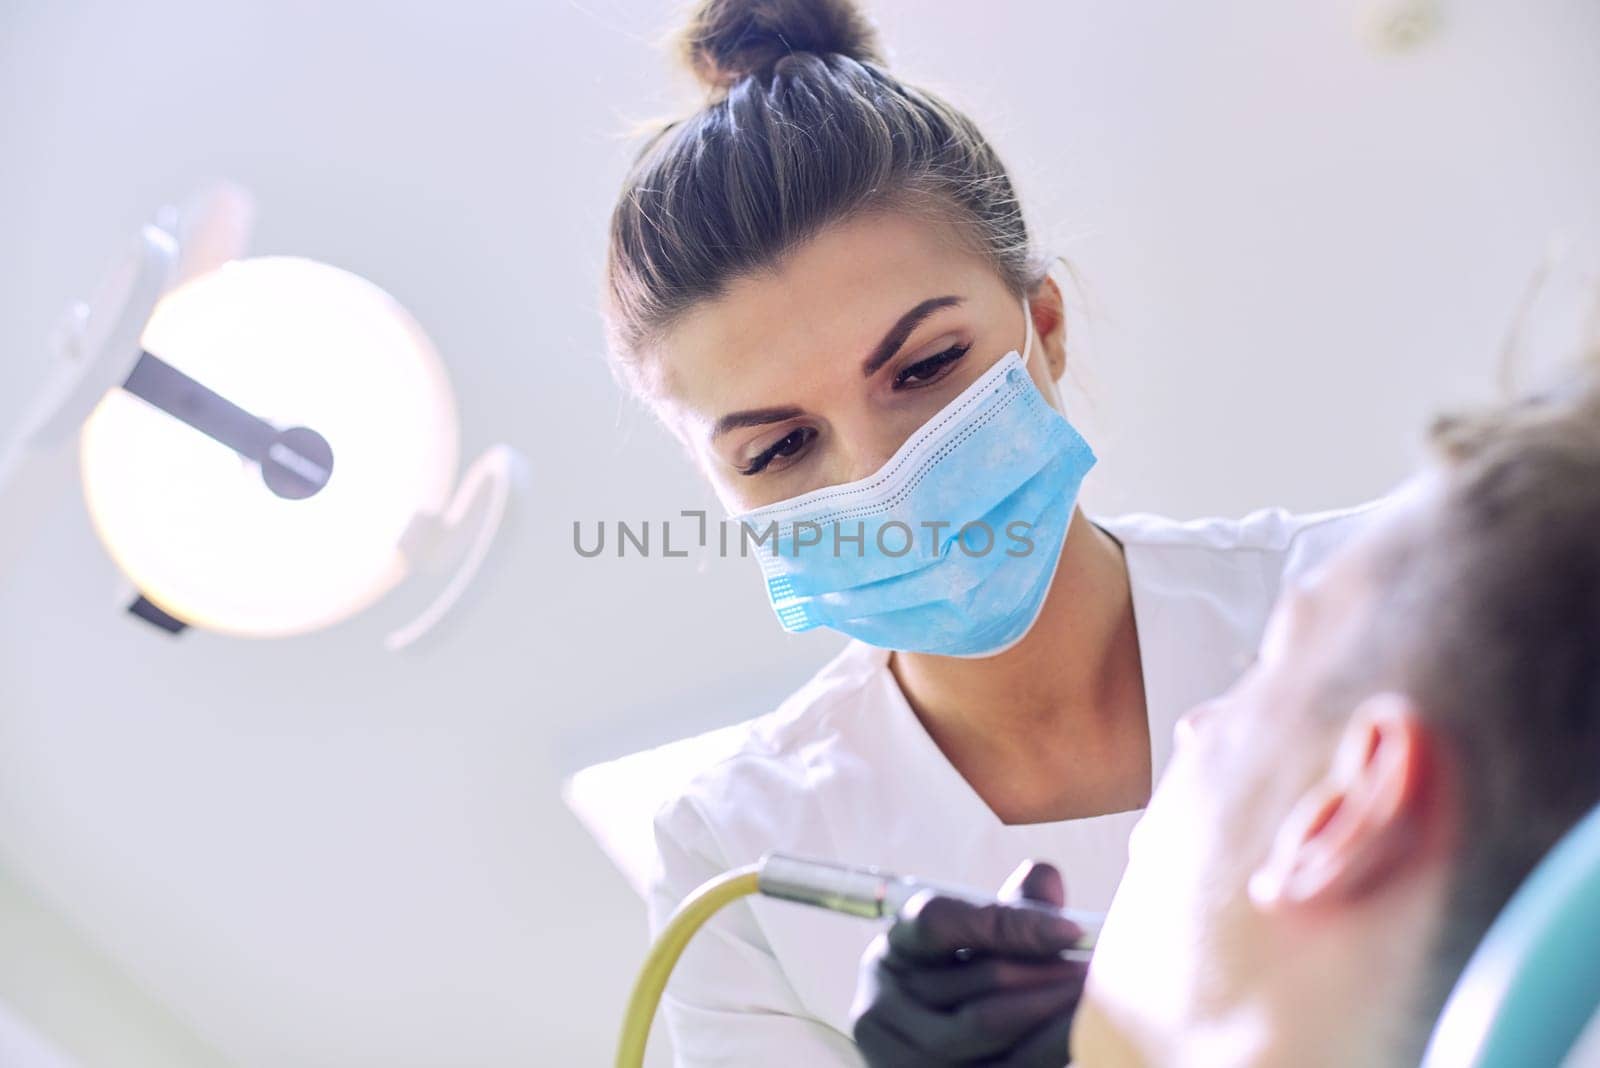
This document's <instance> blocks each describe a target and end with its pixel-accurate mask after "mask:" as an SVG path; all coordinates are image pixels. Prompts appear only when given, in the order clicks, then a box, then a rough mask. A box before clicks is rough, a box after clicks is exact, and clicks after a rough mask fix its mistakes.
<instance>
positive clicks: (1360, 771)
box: [1250, 693, 1430, 910]
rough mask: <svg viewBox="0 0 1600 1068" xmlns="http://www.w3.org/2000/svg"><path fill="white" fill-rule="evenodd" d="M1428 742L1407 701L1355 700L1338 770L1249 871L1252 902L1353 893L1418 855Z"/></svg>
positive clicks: (1270, 904) (1275, 904)
mask: <svg viewBox="0 0 1600 1068" xmlns="http://www.w3.org/2000/svg"><path fill="white" fill-rule="evenodd" d="M1428 739H1429V735H1428V730H1427V727H1426V726H1424V724H1423V722H1422V719H1421V717H1420V715H1419V714H1418V711H1417V708H1416V705H1415V704H1414V703H1413V702H1412V701H1411V699H1410V698H1408V697H1405V696H1402V695H1400V694H1393V693H1387V694H1379V695H1376V696H1373V697H1369V698H1367V699H1366V700H1365V701H1363V702H1362V703H1361V704H1360V705H1359V706H1357V708H1356V710H1355V712H1354V713H1352V715H1351V716H1350V721H1349V723H1348V724H1346V726H1345V729H1344V731H1343V733H1342V735H1341V736H1340V739H1339V747H1338V750H1337V752H1336V754H1335V756H1334V760H1333V764H1332V766H1331V767H1330V768H1329V769H1328V772H1327V774H1326V775H1324V776H1323V778H1322V779H1320V780H1319V781H1318V782H1317V783H1316V784H1314V785H1313V786H1312V787H1311V789H1310V790H1308V791H1307V792H1306V793H1305V795H1304V796H1302V797H1301V798H1300V800H1299V802H1298V803H1297V804H1296V805H1295V806H1294V808H1293V810H1292V811H1291V812H1290V813H1289V816H1288V817H1287V818H1286V819H1285V820H1284V822H1283V824H1282V826H1280V827H1279V829H1278V834H1277V837H1276V838H1275V839H1274V840H1273V844H1272V850H1271V852H1270V853H1269V855H1268V857H1267V859H1266V861H1265V862H1264V863H1263V864H1262V865H1261V867H1260V868H1258V869H1257V870H1256V872H1255V873H1254V874H1253V875H1252V876H1251V878H1250V899H1251V900H1252V901H1253V902H1254V903H1255V904H1256V906H1257V907H1258V908H1262V909H1267V910H1272V909H1279V908H1285V907H1293V906H1295V905H1301V904H1308V903H1313V902H1318V901H1330V900H1339V899H1348V898H1353V897H1357V896H1359V895H1361V894H1362V893H1364V892H1365V891H1367V890H1368V889H1370V888H1371V887H1372V886H1374V885H1377V884H1379V883H1381V882H1382V881H1383V880H1384V879H1385V878H1386V877H1388V876H1389V875H1390V874H1391V873H1393V872H1395V871H1397V870H1399V869H1400V868H1401V867H1403V866H1404V865H1405V864H1406V862H1407V861H1408V860H1409V859H1410V858H1412V857H1414V856H1415V854H1416V846H1417V843H1418V836H1419V834H1420V830H1421V826H1420V824H1421V820H1420V817H1421V809H1422V806H1423V797H1422V793H1423V782H1424V780H1425V778H1426V774H1425V773H1426V771H1427V768H1426V765H1427V762H1428V754H1429V751H1430V750H1429V746H1428Z"/></svg>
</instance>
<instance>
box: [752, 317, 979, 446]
mask: <svg viewBox="0 0 1600 1068" xmlns="http://www.w3.org/2000/svg"><path fill="white" fill-rule="evenodd" d="M971 347H972V346H971V345H952V346H950V347H949V348H948V349H945V350H944V351H943V352H941V353H939V354H938V355H935V356H929V357H927V358H926V359H923V360H918V361H917V362H916V363H914V364H911V365H910V366H909V367H902V368H901V369H900V371H899V373H898V374H896V375H895V376H894V387H895V388H896V389H921V388H923V387H924V386H930V385H932V384H933V383H935V382H937V381H938V380H939V379H940V378H943V377H944V375H945V374H946V373H948V371H947V368H950V367H953V366H954V365H955V364H956V363H958V362H959V361H960V360H961V358H962V357H963V356H965V355H966V354H967V350H968V349H970V348H971ZM918 371H933V372H939V374H938V377H936V378H927V379H922V380H920V381H918V382H916V383H915V384H914V385H913V384H908V383H909V379H908V378H907V376H908V375H911V374H914V373H916V372H918ZM816 436H817V432H816V431H815V430H813V429H811V428H810V427H807V426H802V427H796V428H795V429H794V430H791V431H789V433H787V434H785V435H784V436H783V437H781V438H779V439H778V440H777V441H775V442H773V443H772V445H770V446H768V448H767V449H766V451H764V452H763V453H761V455H759V456H757V457H756V458H755V459H754V460H751V461H750V463H748V464H746V465H745V466H744V467H741V468H739V473H740V474H741V475H759V474H760V473H761V472H763V471H765V470H766V469H767V467H768V465H769V464H771V463H772V461H774V460H776V459H778V458H779V457H780V456H793V455H794V454H795V453H796V452H798V451H799V450H800V449H802V448H804V447H805V446H806V445H808V444H810V442H811V439H812V438H814V437H816ZM797 438H798V440H796V439H797ZM790 443H793V444H792V445H791V444H790ZM786 445H789V446H790V451H789V452H788V453H785V452H784V451H783V450H784V447H785V446H786Z"/></svg>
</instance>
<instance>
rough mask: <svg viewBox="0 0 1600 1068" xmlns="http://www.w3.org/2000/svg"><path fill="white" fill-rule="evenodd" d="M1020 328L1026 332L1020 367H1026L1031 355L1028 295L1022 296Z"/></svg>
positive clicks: (1030, 310) (1031, 315) (1030, 313)
mask: <svg viewBox="0 0 1600 1068" xmlns="http://www.w3.org/2000/svg"><path fill="white" fill-rule="evenodd" d="M1022 328H1023V329H1024V330H1025V331H1027V333H1026V335H1025V336H1024V340H1023V342H1022V366H1024V367H1026V366H1028V360H1029V358H1030V357H1031V356H1032V355H1033V308H1032V307H1031V306H1030V305H1029V304H1028V295H1027V294H1026V293H1024V294H1023V295H1022Z"/></svg>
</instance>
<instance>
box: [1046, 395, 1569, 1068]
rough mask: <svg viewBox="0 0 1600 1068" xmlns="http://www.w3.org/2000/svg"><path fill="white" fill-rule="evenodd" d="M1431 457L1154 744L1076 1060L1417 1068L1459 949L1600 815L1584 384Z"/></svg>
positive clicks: (1447, 429)
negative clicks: (1244, 663)
mask: <svg viewBox="0 0 1600 1068" xmlns="http://www.w3.org/2000/svg"><path fill="white" fill-rule="evenodd" d="M1434 438H1435V442H1436V444H1437V446H1438V450H1439V453H1440V460H1439V462H1438V463H1437V464H1436V465H1434V467H1433V469H1432V470H1430V471H1429V472H1428V473H1427V474H1425V475H1424V476H1423V477H1422V478H1421V479H1420V480H1419V481H1418V482H1417V483H1415V484H1414V486H1415V492H1413V493H1411V494H1409V495H1408V496H1406V498H1405V499H1404V500H1402V501H1401V502H1400V503H1398V504H1397V505H1396V506H1395V507H1394V508H1392V509H1391V510H1390V511H1389V512H1388V514H1386V515H1384V516H1383V517H1382V518H1380V519H1379V520H1378V521H1377V522H1376V524H1375V525H1374V526H1373V527H1372V528H1371V529H1369V531H1368V532H1367V533H1366V535H1365V536H1364V537H1363V538H1362V540H1360V541H1359V542H1357V543H1356V544H1353V545H1351V546H1350V547H1349V548H1348V549H1346V550H1345V551H1344V552H1343V553H1341V554H1340V555H1339V556H1338V557H1337V558H1335V559H1334V560H1332V561H1330V563H1329V564H1328V565H1327V566H1326V567H1325V568H1324V569H1323V570H1322V571H1321V572H1320V573H1318V574H1316V575H1315V576H1313V577H1311V578H1310V579H1309V580H1308V581H1307V582H1306V584H1305V585H1303V586H1301V587H1298V588H1296V589H1293V590H1288V591H1285V593H1284V595H1283V597H1282V599H1281V600H1280V602H1279V604H1278V607H1277V610H1276V613H1275V615H1274V618H1273V620H1272V622H1271V624H1270V625H1269V628H1268V631H1267V633H1266V635H1265V637H1264V638H1263V641H1262V644H1261V649H1260V653H1259V657H1258V659H1257V662H1256V663H1255V665H1254V666H1253V667H1252V668H1251V669H1250V670H1249V671H1248V673H1247V674H1246V675H1245V676H1244V677H1243V678H1242V679H1241V680H1240V681H1239V682H1238V684H1237V685H1235V686H1234V687H1233V689H1232V690H1231V691H1229V692H1228V693H1227V694H1226V695H1224V696H1222V697H1221V698H1218V699H1217V700H1216V701H1214V702H1211V703H1209V704H1207V705H1205V706H1202V707H1200V708H1197V709H1195V710H1194V711H1193V712H1191V713H1190V714H1189V716H1188V717H1186V719H1185V721H1184V722H1183V723H1182V724H1181V725H1180V726H1179V728H1178V735H1179V738H1178V745H1177V751H1176V754H1175V756H1174V758H1173V762H1172V766H1171V768H1170V769H1169V771H1168V773H1167V775H1166V777H1165V778H1164V779H1163V780H1162V783H1161V786H1160V788H1159V790H1158V791H1157V793H1156V796H1155V798H1154V799H1153V800H1152V802H1151V805H1150V808H1149V811H1148V812H1147V813H1146V815H1145V817H1144V819H1143V821H1142V823H1141V825H1140V827H1139V829H1138V830H1137V831H1136V832H1135V835H1134V840H1133V845H1132V850H1131V852H1132V856H1131V860H1130V864H1129V869H1128V873H1127V876H1126V879H1125V880H1124V883H1123V885H1122V888H1121V889H1120V890H1119V892H1118V896H1117V900H1116V902H1115V904H1114V906H1113V908H1112V914H1111V916H1110V918H1109V920H1108V922H1107V925H1106V929H1105V931H1104V933H1103V935H1102V938H1101V942H1100V948H1099V950H1098V951H1097V953H1096V956H1095V963H1094V966H1093V967H1092V969H1091V972H1090V981H1089V990H1088V993H1087V995H1086V1000H1085V1005H1084V1008H1083V1009H1082V1010H1081V1011H1080V1013H1079V1016H1078V1022H1077V1026H1076V1030H1075V1033H1074V1051H1075V1054H1076V1056H1077V1059H1078V1062H1079V1063H1084V1064H1096V1063H1117V1062H1120V1061H1123V1060H1126V1059H1129V1057H1130V1054H1131V1055H1132V1059H1137V1060H1144V1061H1146V1062H1150V1063H1159V1064H1175V1065H1177V1064H1238V1063H1252V1062H1254V1063H1281V1064H1313V1063H1315V1064H1322V1063H1330V1064H1331V1063H1355V1064H1385V1063H1403V1062H1406V1061H1409V1063H1411V1064H1415V1063H1416V1061H1417V1058H1418V1057H1419V1055H1420V1053H1421V1049H1422V1046H1423V1044H1424V1043H1425V1041H1426V1037H1427V1034H1428V1032H1429V1030H1430V1028H1431V1024H1432V1021H1433V1019H1434V1018H1435V1017H1436V1016H1437V1013H1438V1010H1439V1008H1440V1006H1441V1004H1442V1002H1443V999H1444V997H1445V995H1446V993H1447V992H1448V990H1449V987H1450V985H1451V984H1452V982H1453V981H1454V979H1455V977H1456V975H1457V973H1458V972H1459V971H1460V969H1461V966H1462V965H1463V963H1464V962H1465V960H1466V957H1467V955H1468V953H1470V951H1471V949H1472V947H1473V946H1474V945H1475V944H1476V943H1477V941H1478V940H1479V939H1480V938H1481V936H1482V935H1483V933H1484V931H1485V930H1486V929H1487V927H1488V925H1489V923H1490V921H1491V920H1492V919H1493V917H1494V915H1495V914H1496V912H1497V911H1498V910H1499V908H1500V907H1501V905H1503V904H1504V902H1505V901H1506V899H1507V898H1508V897H1509V895H1510V894H1511V892H1512V891H1513V890H1514V889H1515V887H1516V886H1517V884H1518V883H1519V882H1520V881H1521V880H1522V879H1523V877H1524V876H1526V875H1527V874H1528V872H1529V871H1530V870H1531V869H1532V868H1533V867H1534V865H1535V864H1536V863H1537V862H1538V860H1539V859H1540V857H1541V855H1542V854H1543V853H1544V852H1545V851H1546V850H1547V849H1548V848H1549V847H1550V846H1551V845H1552V844H1553V843H1554V842H1555V841H1556V840H1557V839H1558V838H1560V836H1561V835H1562V834H1563V833H1564V832H1565V831H1566V830H1567V829H1568V828H1569V827H1571V826H1572V825H1573V824H1574V823H1576V822H1577V820H1578V819H1579V818H1580V817H1581V816H1582V815H1583V814H1584V813H1585V812H1587V811H1588V810H1589V809H1590V808H1592V807H1593V806H1594V805H1595V804H1597V803H1600V392H1597V391H1596V390H1595V389H1593V388H1588V389H1583V390H1571V391H1568V392H1566V393H1565V394H1562V395H1559V396H1555V395H1552V396H1550V397H1546V398H1543V399H1540V400H1537V401H1532V402H1526V403H1523V404H1520V405H1517V406H1515V407H1513V408H1508V409H1505V410H1502V411H1500V412H1498V413H1494V414H1492V415H1489V416H1484V417H1479V418H1474V419H1466V420H1452V421H1447V422H1444V423H1441V424H1440V426H1439V427H1438V428H1436V431H1435V435H1434Z"/></svg>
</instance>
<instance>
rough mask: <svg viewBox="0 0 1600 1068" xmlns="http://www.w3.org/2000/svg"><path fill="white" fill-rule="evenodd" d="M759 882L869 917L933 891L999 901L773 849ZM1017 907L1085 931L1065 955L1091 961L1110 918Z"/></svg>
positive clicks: (785, 894)
mask: <svg viewBox="0 0 1600 1068" xmlns="http://www.w3.org/2000/svg"><path fill="white" fill-rule="evenodd" d="M756 879H757V884H758V885H759V887H760V890H761V893H762V894H763V895H765V896H767V897H776V898H781V899H783V900H784V901H795V902H799V903H800V904H803V905H812V906H814V907H816V908H822V909H828V910H829V911H831V912H843V913H847V914H849V915H851V916H861V917H863V918H865V919H879V918H882V917H886V916H893V915H895V914H896V913H897V912H899V911H900V909H901V908H902V907H903V906H904V905H905V903H906V902H907V901H910V900H911V899H912V898H913V897H915V896H916V895H917V894H919V893H921V892H922V891H924V890H931V891H933V892H934V893H936V894H938V895H940V896H941V897H951V898H955V899H956V900H958V901H965V902H967V903H969V904H973V905H993V904H997V903H998V901H999V899H998V898H996V897H995V896H994V895H993V894H984V893H981V892H979V891H976V890H968V889H966V888H964V887H956V886H943V885H941V884H939V883H933V882H928V881H927V880H925V879H914V878H911V877H909V876H905V875H895V874H894V873H892V872H886V871H882V870H881V869H878V868H871V867H852V866H850V865H846V864H834V863H831V862H828V861H821V860H807V859H805V858H803V857H792V856H789V855H787V854H784V853H768V854H767V855H766V856H764V857H762V858H761V865H760V871H759V872H758V873H757V877H756ZM1007 904H1008V905H1012V906H1015V907H1018V908H1033V909H1041V910H1044V911H1048V912H1054V913H1057V914H1059V915H1061V916H1064V917H1066V918H1067V919H1069V920H1071V921H1072V922H1073V923H1075V924H1077V925H1078V926H1079V927H1080V928H1082V929H1083V936H1082V937H1081V938H1079V939H1078V941H1077V942H1075V943H1074V944H1073V946H1072V948H1071V949H1068V950H1067V951H1066V952H1065V953H1063V954H1062V955H1063V956H1064V957H1066V958H1068V959H1072V960H1087V959H1088V957H1089V954H1090V952H1091V951H1093V949H1094V945H1095V940H1096V939H1097V938H1098V937H1099V935H1100V925H1101V924H1102V923H1104V922H1105V916H1104V915H1103V914H1101V913H1098V912H1087V911H1084V910H1082V909H1056V908H1053V907H1051V906H1049V905H1046V904H1043V903H1040V902H1032V901H1026V900H1022V901H1014V902H1007Z"/></svg>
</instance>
